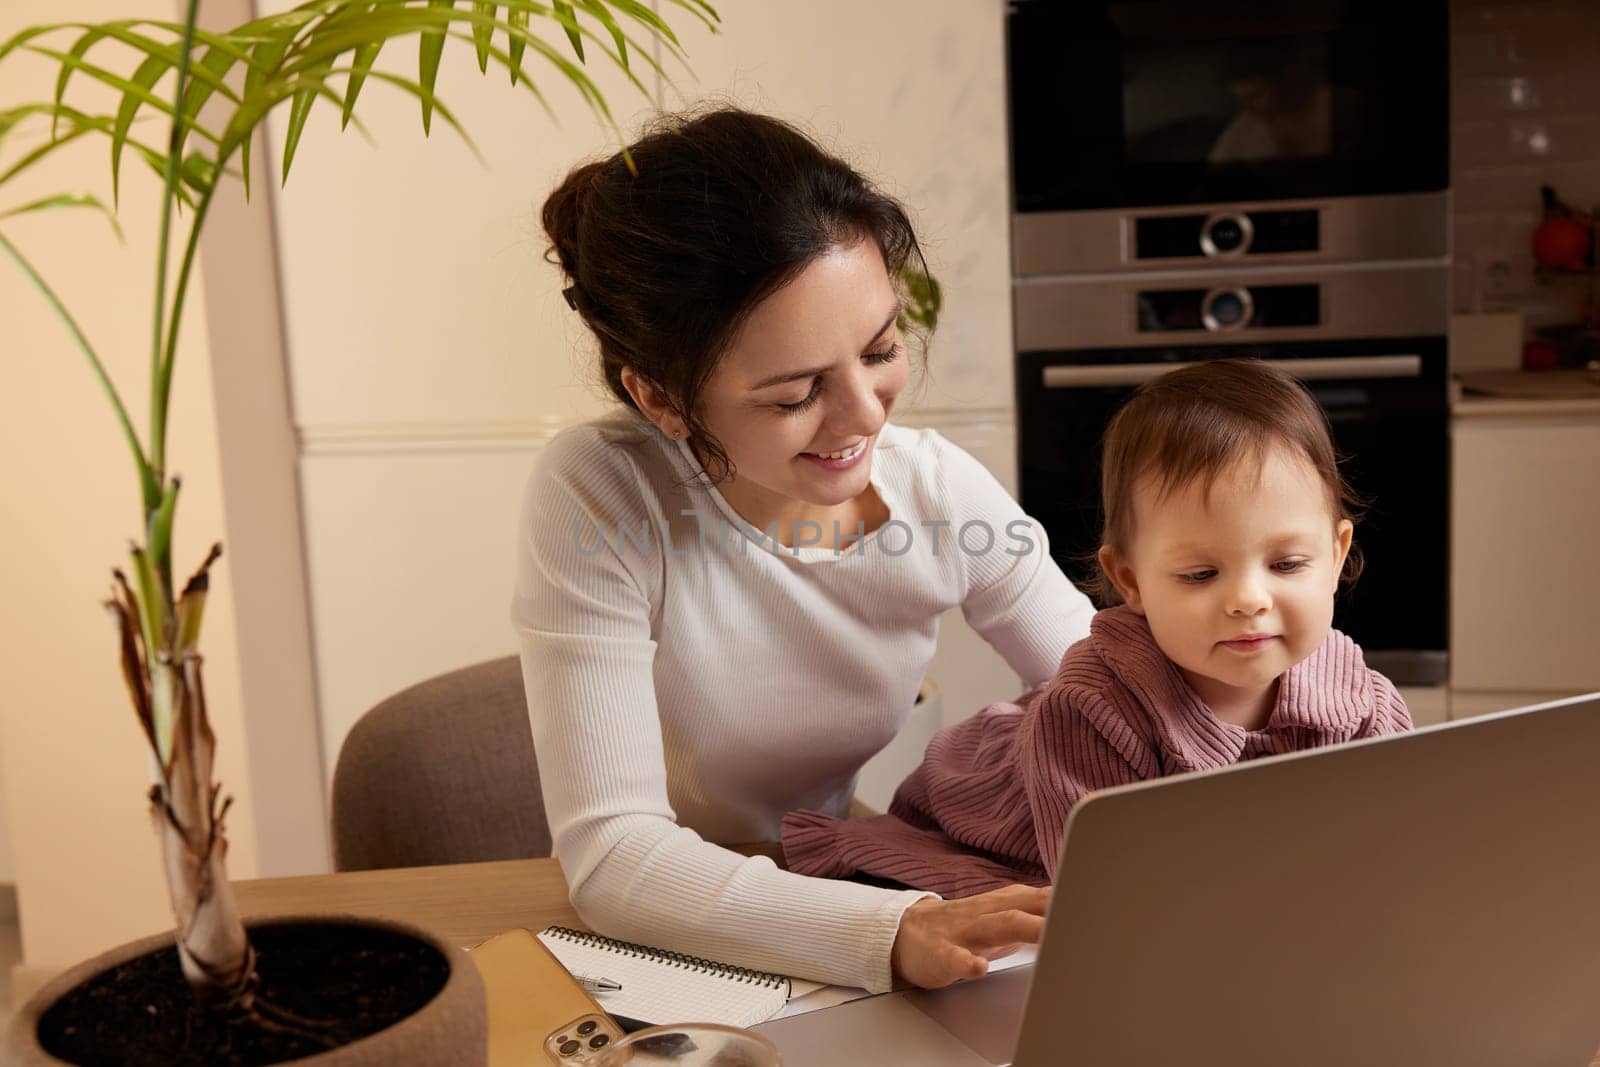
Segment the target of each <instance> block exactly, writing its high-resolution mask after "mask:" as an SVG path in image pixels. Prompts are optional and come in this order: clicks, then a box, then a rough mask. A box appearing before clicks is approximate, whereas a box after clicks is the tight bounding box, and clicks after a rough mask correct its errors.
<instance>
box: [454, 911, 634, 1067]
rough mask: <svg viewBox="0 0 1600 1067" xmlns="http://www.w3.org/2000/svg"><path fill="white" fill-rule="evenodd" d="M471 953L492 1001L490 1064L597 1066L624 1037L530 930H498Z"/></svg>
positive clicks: (513, 1066)
mask: <svg viewBox="0 0 1600 1067" xmlns="http://www.w3.org/2000/svg"><path fill="white" fill-rule="evenodd" d="M469 955H470V956H471V958H472V962H473V963H475V964H476V965H477V967H478V973H479V974H480V975H482V976H483V986H484V994H485V997H486V999H487V1000H488V1004H489V1067H535V1065H537V1067H549V1065H550V1064H570V1065H580V1064H590V1065H592V1064H594V1063H596V1062H598V1061H599V1060H600V1058H601V1057H602V1055H603V1054H604V1053H605V1052H606V1051H607V1050H609V1049H610V1047H611V1045H612V1044H613V1043H614V1042H616V1041H617V1040H619V1039H620V1038H621V1037H622V1035H623V1029H622V1027H621V1026H620V1025H618V1023H617V1022H616V1020H614V1019H612V1018H611V1016H609V1015H607V1014H606V1012H605V1009H604V1008H602V1007H600V1005H599V1004H597V1003H595V999H594V998H593V997H592V996H590V995H589V992H588V991H587V990H586V989H584V988H583V986H581V985H579V984H578V982H577V980H576V979H574V978H573V977H572V975H571V974H569V973H567V969H566V968H565V967H563V966H561V961H560V960H558V959H556V958H555V956H553V955H552V954H551V953H550V950H549V949H547V948H545V947H544V944H543V943H542V942H541V941H540V940H539V939H538V937H536V936H535V935H534V934H533V933H532V932H531V931H528V930H523V929H515V930H507V931H506V932H505V933H503V934H496V935H495V936H494V937H491V938H489V940H487V941H484V942H483V943H481V944H478V945H475V946H473V947H472V949H471V950H469Z"/></svg>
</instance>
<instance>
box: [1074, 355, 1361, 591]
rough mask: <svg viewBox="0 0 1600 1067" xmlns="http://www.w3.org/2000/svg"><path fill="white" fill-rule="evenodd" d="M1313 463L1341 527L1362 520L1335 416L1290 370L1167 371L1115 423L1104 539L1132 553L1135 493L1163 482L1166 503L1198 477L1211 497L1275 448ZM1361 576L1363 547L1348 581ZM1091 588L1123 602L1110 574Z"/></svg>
mask: <svg viewBox="0 0 1600 1067" xmlns="http://www.w3.org/2000/svg"><path fill="white" fill-rule="evenodd" d="M1280 444H1282V445H1287V446H1289V447H1290V448H1291V449H1293V450H1294V451H1295V452H1296V453H1298V454H1299V455H1301V456H1302V457H1304V458H1305V460H1306V461H1307V462H1308V463H1309V464H1310V465H1311V468H1312V469H1313V470H1314V471H1315V472H1316V474H1317V477H1318V478H1319V479H1321V481H1322V484H1323V485H1325V486H1327V488H1328V505H1329V510H1330V511H1331V512H1332V513H1333V518H1334V521H1335V522H1336V523H1337V522H1339V521H1340V520H1345V519H1348V520H1350V521H1351V522H1354V521H1355V519H1356V516H1357V515H1358V514H1359V513H1360V511H1361V506H1362V502H1361V500H1360V498H1359V497H1357V496H1356V495H1355V493H1354V492H1352V491H1351V489H1350V486H1349V485H1347V484H1346V483H1345V480H1344V476H1343V475H1341V474H1340V473H1339V457H1338V454H1337V453H1336V452H1335V451H1334V448H1333V437H1332V434H1331V433H1330V432H1329V430H1328V418H1327V416H1326V415H1325V414H1324V413H1323V411H1322V407H1321V405H1319V404H1318V403H1317V402H1316V400H1315V399H1314V398H1313V397H1312V396H1311V394H1310V393H1308V392H1306V389H1305V387H1304V386H1302V385H1301V384H1300V383H1299V382H1298V381H1296V380H1295V379H1294V378H1293V377H1291V376H1290V375H1289V374H1288V373H1287V372H1285V371H1284V370H1283V369H1281V365H1280V364H1275V363H1269V362H1266V361H1264V360H1259V359H1217V360H1210V361H1207V362H1204V363H1196V364H1193V365H1192V366H1188V367H1183V368H1181V369H1179V370H1175V371H1171V372H1169V373H1167V374H1163V375H1162V376H1161V377H1159V378H1154V379H1152V380H1150V381H1148V382H1146V383H1144V384H1143V385H1142V386H1140V387H1139V389H1138V391H1137V392H1135V393H1134V394H1133V396H1132V397H1130V398H1129V399H1128V401H1127V403H1125V404H1124V405H1123V406H1122V408H1121V409H1120V410H1119V411H1118V412H1117V413H1116V415H1115V416H1114V417H1113V418H1112V420H1111V424H1110V425H1109V426H1107V427H1106V433H1105V438H1104V440H1103V444H1102V447H1101V461H1100V508H1101V515H1102V517H1103V525H1102V526H1101V532H1100V542H1101V544H1102V545H1105V546H1109V547H1110V548H1111V549H1112V550H1113V551H1114V552H1116V553H1117V554H1119V555H1122V556H1124V557H1125V556H1126V555H1127V546H1128V543H1129V541H1130V539H1131V537H1132V534H1133V487H1134V485H1135V484H1136V483H1137V482H1138V481H1139V479H1140V478H1144V477H1147V476H1148V477H1152V478H1154V479H1155V488H1156V493H1157V496H1158V497H1159V498H1165V497H1166V496H1167V494H1169V493H1171V492H1173V491H1174V490H1176V489H1177V488H1179V487H1180V486H1183V485H1187V484H1188V483H1189V482H1191V481H1193V480H1194V479H1196V478H1198V479H1200V480H1201V481H1202V483H1203V485H1204V486H1205V488H1206V490H1207V491H1209V490H1210V488H1211V485H1212V483H1213V482H1215V481H1216V480H1217V477H1218V476H1219V475H1221V474H1222V473H1223V472H1224V471H1226V470H1227V469H1228V468H1229V467H1231V466H1232V465H1233V464H1234V463H1236V462H1238V461H1240V460H1241V459H1244V458H1253V459H1255V460H1256V461H1257V462H1260V461H1261V460H1263V459H1264V458H1265V456H1266V453H1267V451H1268V450H1269V449H1270V448H1271V447H1273V446H1274V445H1280ZM1360 573H1361V556H1360V553H1359V552H1358V550H1357V549H1356V547H1355V546H1354V545H1352V546H1351V548H1350V554H1349V555H1348V556H1347V557H1346V559H1345V572H1344V580H1345V581H1346V582H1351V581H1354V580H1355V578H1356V576H1357V575H1358V574H1360ZM1090 592H1091V593H1092V594H1093V595H1094V596H1095V598H1096V599H1097V600H1098V602H1099V603H1100V604H1102V605H1103V606H1110V605H1113V604H1118V603H1120V602H1121V601H1122V596H1121V594H1119V593H1118V592H1117V590H1116V587H1115V586H1114V585H1113V584H1112V583H1111V579H1110V577H1109V576H1108V575H1107V574H1106V573H1105V570H1104V568H1099V569H1098V570H1097V572H1096V576H1095V578H1094V579H1093V581H1092V583H1091V589H1090Z"/></svg>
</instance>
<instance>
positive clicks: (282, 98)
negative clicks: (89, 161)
mask: <svg viewBox="0 0 1600 1067" xmlns="http://www.w3.org/2000/svg"><path fill="white" fill-rule="evenodd" d="M197 2H198V0H189V4H188V5H187V7H188V11H187V15H186V17H185V19H184V20H183V21H181V22H171V21H163V20H155V19H118V20H113V21H109V22H103V23H85V22H61V23H53V24H49V25H44V26H34V27H30V28H28V29H25V30H23V31H21V32H19V33H17V34H15V35H13V36H12V37H11V38H10V39H9V40H6V41H4V42H0V63H3V62H8V61H12V60H13V57H16V56H22V55H26V56H28V57H30V59H32V60H39V59H43V60H47V61H49V62H50V63H51V64H53V65H54V84H53V85H52V86H51V90H52V91H51V93H50V94H49V98H48V100H47V101H42V102H37V103H29V104H24V105H21V106H18V107H12V108H9V109H5V110H0V194H3V191H4V187H5V185H6V183H7V182H8V181H10V180H11V179H13V178H15V177H17V176H18V175H20V174H22V173H24V172H27V171H29V170H31V169H33V168H34V167H36V166H37V165H38V164H40V163H41V162H43V161H44V160H45V159H47V158H49V157H51V156H53V155H54V154H55V152H56V151H57V150H59V149H62V148H65V147H67V146H68V145H71V144H74V143H76V142H78V141H80V140H82V139H84V138H87V137H94V136H103V137H105V138H106V139H107V141H108V145H109V148H110V164H111V166H110V178H111V188H110V194H111V195H110V200H111V204H112V207H111V208H110V209H107V208H106V207H105V205H104V204H103V203H102V202H101V201H100V200H98V199H96V198H94V197H91V196H88V195H87V194H76V193H74V194H63V195H61V196H56V197H47V198H45V199H43V200H36V201H32V202H30V203H28V204H26V205H23V206H21V207H18V208H15V209H12V210H9V211H7V210H6V209H5V205H4V203H3V200H0V219H6V218H9V217H14V216H17V215H21V214H24V213H27V214H32V213H34V212H37V211H41V210H44V209H45V208H47V207H85V208H97V209H98V210H99V211H100V212H101V213H102V214H104V215H106V216H107V217H108V218H111V219H113V224H114V217H115V216H114V212H115V210H116V209H117V205H118V203H119V200H118V196H119V190H120V184H121V181H120V179H121V175H122V162H123V158H124V154H125V153H126V152H127V151H128V150H130V149H131V150H132V151H133V152H134V154H135V155H136V156H137V157H138V158H140V159H142V160H143V162H144V163H145V164H146V165H147V166H149V167H150V168H152V169H153V170H154V171H155V172H156V173H158V174H159V175H161V177H162V179H163V198H162V201H161V226H160V233H159V238H158V245H157V270H156V275H157V293H156V301H155V314H154V316H153V323H152V343H151V353H150V411H151V420H150V431H149V433H150V439H149V442H148V444H147V445H146V444H142V443H141V442H140V441H139V440H138V438H137V436H136V435H135V433H134V431H133V429H132V427H131V425H130V424H129V422H128V418H127V413H126V411H125V410H124V407H123V404H122V401H121V398H120V397H119V396H118V395H117V393H116V390H115V389H114V388H113V387H112V385H111V382H110V380H109V379H108V378H107V377H106V375H105V372H104V368H103V367H102V365H101V363H100V360H99V359H98V357H97V356H96V355H95V353H94V351H93V349H92V347H91V346H90V345H89V342H88V339H87V338H86V337H84V336H83V334H82V331H81V330H79V329H78V328H77V326H76V324H75V323H74V322H73V320H72V318H71V316H70V315H68V314H67V312H66V308H65V307H64V306H63V305H62V304H61V302H60V300H59V299H57V298H56V295H55V293H54V292H53V291H51V290H50V289H49V287H48V286H47V285H46V284H45V282H44V279H43V278H41V277H39V275H38V273H37V272H36V271H34V270H33V268H32V266H31V265H30V264H29V263H28V262H27V260H26V259H24V258H23V257H22V253H21V252H20V251H19V250H18V249H17V248H16V246H15V245H14V244H12V243H11V242H10V241H9V240H7V239H6V238H5V237H4V236H3V235H0V252H4V253H6V255H7V256H8V257H9V258H11V259H12V260H14V261H15V262H16V263H17V265H18V266H19V268H21V269H22V270H23V272H24V273H25V274H26V275H27V276H28V278H29V279H30V280H31V281H33V282H34V283H35V285H36V286H37V287H38V288H39V289H40V291H41V293H42V294H43V295H44V296H45V299H46V300H47V301H48V302H49V303H50V304H51V305H52V307H53V308H55V310H56V311H57V312H58V314H60V315H61V316H62V318H63V320H64V321H65V322H66V324H67V325H68V328H69V331H70V332H71V333H72V335H73V338H74V340H75V342H76V343H77V344H78V346H79V348H80V349H82V351H83V352H84V354H85V356H86V357H87V358H88V360H89V362H90V364H91V366H92V368H93V369H94V371H95V373H96V375H97V377H99V379H100V380H101V383H102V385H103V386H104V388H105V389H106V391H107V393H108V394H109V396H110V399H111V402H112V405H113V407H114V409H115V411H116V414H117V416H118V419H119V421H120V422H121V423H122V425H123V428H124V432H125V435H126V436H127V438H128V443H129V446H130V449H131V450H132V452H133V454H134V458H135V461H136V464H137V466H138V468H139V477H140V488H141V494H142V499H143V501H144V510H145V519H146V521H145V524H144V525H145V535H146V538H147V540H146V547H145V549H144V551H143V552H142V553H141V554H140V559H139V561H138V562H136V564H135V567H134V571H135V579H136V581H135V585H136V587H137V588H138V593H139V599H141V600H145V598H146V597H155V598H156V600H157V601H158V602H159V603H160V604H162V605H163V606H164V607H163V609H162V610H158V611H153V609H152V606H151V605H150V604H149V602H148V601H147V600H146V601H145V603H144V604H143V605H142V607H143V610H144V612H145V618H144V624H145V627H146V629H147V631H148V632H147V633H146V635H145V636H146V637H147V639H149V640H151V641H153V642H155V644H154V645H152V646H151V647H158V646H159V643H160V641H161V637H162V635H161V632H160V630H161V625H162V623H161V621H160V620H161V619H163V618H170V616H171V613H172V610H173V601H172V571H171V560H170V551H169V547H170V544H171V524H172V515H173V510H174V507H175V504H176V499H177V484H176V481H175V480H173V479H169V478H168V477H167V473H166V444H167V442H166V431H167V406H168V401H169V398H170V392H171V387H172V376H173V367H174V362H175V357H176V353H177V341H178V327H179V324H180V322H181V318H182V313H183V306H184V301H185V297H186V295H187V292H188V286H189V282H190V279H191V277H192V269H193V266H194V263H195V258H196V253H197V251H198V248H199V242H200V235H201V232H202V230H203V228H204V225H205V220H206V217H207V213H208V210H209V208H210V205H211V203H212V198H213V197H214V196H215V195H216V193H217V190H218V188H219V186H220V185H221V184H222V182H221V178H222V176H223V175H225V174H226V175H238V176H240V177H242V178H243V181H244V193H245V196H246V197H248V196H249V194H250V187H249V174H250V145H251V141H252V139H253V137H254V134H255V132H256V131H257V129H259V128H260V126H261V123H262V121H263V120H264V119H265V118H266V117H267V115H268V114H270V113H271V112H272V111H273V110H274V109H275V108H277V107H278V106H280V105H283V104H285V103H286V102H287V106H288V108H289V114H288V120H287V122H285V123H284V127H283V144H282V151H281V153H280V154H281V159H282V163H281V170H280V175H279V181H280V182H286V181H287V180H288V177H289V173H290V169H291V167H292V166H293V164H294V163H295V161H296V160H297V159H298V158H299V157H298V154H297V150H298V148H299V145H300V140H301V135H302V133H303V132H304V129H305V125H306V122H307V121H308V120H309V119H310V116H311V115H312V113H313V112H314V111H315V110H316V109H317V107H318V104H319V103H321V104H324V105H326V106H327V107H329V108H332V109H333V110H334V111H336V112H337V113H338V114H339V123H340V128H341V129H343V128H345V127H347V126H348V125H350V124H351V123H355V125H356V128H357V130H358V131H359V132H362V133H363V134H365V130H364V128H363V126H362V124H361V122H360V119H359V117H358V116H357V115H356V108H357V104H358V99H359V98H360V94H361V93H362V90H363V88H364V87H365V86H366V85H368V84H369V83H372V82H377V83H379V84H382V85H385V86H386V87H389V88H392V89H394V90H396V91H398V92H402V93H406V94H408V95H410V96H412V97H414V98H415V99H416V100H417V103H418V106H419V108H420V111H421V117H422V128H423V132H424V134H425V135H426V134H427V133H429V132H431V129H432V122H433V118H434V116H435V114H437V115H438V116H439V117H440V118H441V119H443V120H444V122H445V123H446V125H448V126H450V127H451V129H452V130H454V131H455V132H456V133H457V134H458V135H459V136H460V137H461V138H462V139H463V140H464V141H465V143H466V144H467V145H468V147H469V148H471V147H472V141H471V138H470V137H469V136H468V134H467V131H466V129H465V128H464V126H463V124H462V123H461V122H460V120H459V119H458V118H457V116H456V115H455V114H454V113H453V112H452V111H451V110H450V109H449V108H448V107H447V106H446V105H445V103H444V102H443V101H441V100H440V99H439V98H438V96H437V95H436V93H435V84H436V82H437V79H438V74H439V68H440V65H441V63H442V61H443V56H444V54H445V52H446V51H447V50H449V49H450V48H452V47H454V46H453V45H451V44H450V43H449V42H451V41H458V42H462V43H463V44H464V45H466V46H470V47H471V49H472V53H473V55H474V56H475V58H476V61H477V66H478V70H479V71H480V72H481V73H484V74H487V73H488V72H489V69H490V68H491V66H495V67H500V68H502V69H504V70H505V71H506V72H507V74H508V75H509V77H510V80H511V84H512V85H513V86H521V87H522V88H523V89H524V91H526V92H527V93H529V95H530V96H531V98H532V99H533V100H534V101H535V102H536V103H538V104H539V106H540V107H541V108H543V109H544V110H545V111H546V112H549V111H550V107H549V103H548V101H547V98H546V96H545V93H544V91H543V90H542V89H541V88H540V85H539V81H541V80H543V76H544V75H547V74H548V75H554V76H556V77H557V78H559V79H561V80H563V81H565V82H566V83H568V84H570V85H571V86H573V87H574V88H575V89H576V90H577V92H578V95H579V96H580V98H581V99H582V100H583V102H584V105H585V106H586V107H587V108H588V109H589V110H590V111H591V112H592V113H593V115H594V116H595V117H596V118H597V119H598V120H600V121H601V122H603V123H604V124H605V125H607V126H608V127H609V128H610V129H611V130H612V131H613V132H614V133H615V134H616V136H617V139H618V143H619V144H620V143H621V142H622V131H621V130H620V129H619V128H618V126H617V123H616V121H615V119H614V118H613V117H612V113H611V109H610V106H609V104H608V102H607V101H606V98H605V96H604V94H603V93H602V92H601V91H600V88H599V87H598V85H597V84H596V82H595V80H594V78H593V77H592V76H591V75H590V72H589V64H590V63H591V62H594V63H603V64H606V65H608V66H609V67H611V68H614V69H615V70H617V71H619V72H621V74H622V75H623V76H624V77H625V78H626V79H627V80H628V82H629V83H630V84H631V85H632V86H633V88H634V89H635V90H637V91H638V92H639V93H641V94H642V95H644V96H646V97H648V96H649V90H648V89H647V87H646V85H645V83H644V81H642V80H641V78H640V74H641V73H645V74H654V75H656V76H659V77H663V78H665V77H666V72H665V70H664V69H663V67H662V64H661V61H660V60H659V59H658V58H657V56H658V54H659V55H662V56H667V57H671V58H673V59H675V60H677V61H679V62H684V57H683V53H682V46H681V44H680V42H679V39H678V36H677V34H676V33H675V32H674V31H673V30H672V28H671V26H669V25H668V23H667V21H666V19H664V18H663V17H662V15H661V14H660V13H658V12H657V11H656V10H654V9H652V7H651V6H650V5H649V4H648V3H645V2H643V0H550V2H539V0H307V2H305V3H301V4H299V5H298V6H296V7H294V8H293V9H291V10H289V11H285V12H282V13H280V14H276V15H268V16H265V17H262V18H257V19H252V20H251V21H249V22H246V23H244V24H243V25H240V26H237V27H235V28H234V29H232V30H228V31H226V32H216V31H207V30H202V29H199V28H198V27H196V25H195V7H196V4H197ZM660 6H661V8H662V9H663V10H664V11H668V12H678V13H683V14H685V15H687V16H689V17H692V18H693V19H695V20H697V21H698V22H699V23H701V24H702V25H704V26H705V27H707V28H709V29H711V30H712V32H715V30H716V27H717V24H718V22H719V21H720V17H719V16H718V14H717V12H716V10H715V8H713V7H712V6H711V5H710V4H708V3H706V2H704V0H665V2H664V3H662V4H661V5H660ZM536 26H542V27H543V28H545V29H546V30H548V31H550V36H549V37H546V36H543V35H541V34H540V33H538V32H536V31H535V27H536ZM413 35H414V36H415V37H416V38H417V53H416V54H417V61H416V62H417V66H416V71H415V73H414V75H413V74H401V73H396V72H394V71H392V70H380V69H377V68H376V67H375V62H376V60H377V58H378V56H379V55H380V53H382V52H383V51H384V49H385V48H386V47H387V46H388V45H389V44H390V43H391V42H393V41H396V40H397V39H399V38H405V37H410V36H413ZM557 42H559V43H557ZM114 49H115V50H117V55H116V58H115V59H113V58H112V51H113V50H114ZM130 56H131V57H132V58H131V60H130V58H129V57H130ZM530 56H531V57H533V60H534V62H533V63H531V64H530V62H529V57H530ZM530 66H532V67H533V68H534V69H530ZM536 73H538V74H540V78H539V79H536V78H535V77H534V75H535V74H536ZM80 82H81V83H84V85H85V87H90V88H93V89H94V90H95V91H97V92H103V91H104V90H105V89H107V88H109V89H111V90H112V91H113V94H114V102H113V104H112V105H111V107H110V108H109V109H108V110H107V111H105V112H104V113H100V112H95V111H90V110H86V109H82V108H79V107H77V106H75V105H74V104H72V103H71V102H69V96H70V95H71V94H72V93H73V91H74V90H75V88H77V87H78V86H79V83H80ZM30 119H37V120H39V122H38V123H30V122H29V120H30ZM46 121H47V123H48V129H47V131H46V136H44V138H43V139H42V140H41V141H40V142H39V143H37V144H30V145H29V146H28V147H27V148H26V149H25V150H23V151H22V152H21V154H20V156H18V157H17V158H15V159H9V158H8V157H7V150H8V149H9V148H10V147H11V145H12V144H13V143H14V139H15V138H16V137H17V135H18V131H19V130H22V129H32V127H33V126H35V125H39V124H41V123H44V122H46ZM150 121H155V122H159V123H160V124H161V125H162V127H163V129H164V131H165V134H166V136H165V138H164V140H165V143H158V142H157V141H155V140H152V139H149V138H140V137H138V136H136V132H137V131H138V130H139V129H140V128H141V125H140V124H141V123H144V122H150ZM473 150H474V152H475V151H476V149H475V148H474V149H473ZM235 156H237V159H235ZM624 158H625V159H627V161H628V163H629V165H630V166H631V165H632V160H631V159H630V158H628V157H627V156H626V150H625V149H624ZM177 211H182V212H184V213H185V217H186V220H187V227H188V232H187V236H186V239H185V240H184V242H183V244H182V252H181V258H180V259H179V260H178V265H177V271H176V274H175V275H174V276H173V279H172V281H171V283H170V284H169V282H168V278H167V267H166V256H167V248H168V238H169V235H170V233H171V229H172V216H173V213H174V212H177ZM169 297H170V304H169V302H168V298H169Z"/></svg>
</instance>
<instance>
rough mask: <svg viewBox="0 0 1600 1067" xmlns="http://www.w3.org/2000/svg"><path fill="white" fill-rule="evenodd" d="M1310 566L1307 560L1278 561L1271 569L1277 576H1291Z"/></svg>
mask: <svg viewBox="0 0 1600 1067" xmlns="http://www.w3.org/2000/svg"><path fill="white" fill-rule="evenodd" d="M1309 566H1311V561H1310V560H1309V559H1280V560H1279V561H1278V562H1276V563H1274V564H1273V565H1272V569H1273V570H1275V571H1277V572H1278V573H1279V574H1293V573H1294V572H1295V571H1299V570H1304V569H1305V568H1307V567H1309Z"/></svg>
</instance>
